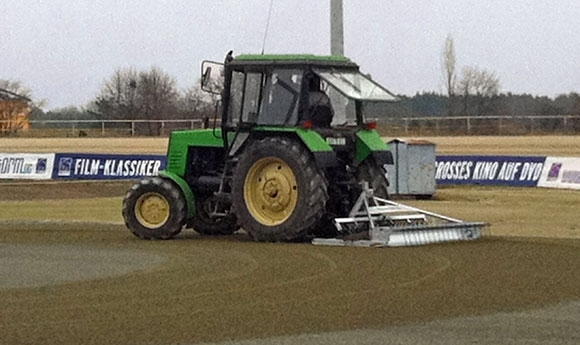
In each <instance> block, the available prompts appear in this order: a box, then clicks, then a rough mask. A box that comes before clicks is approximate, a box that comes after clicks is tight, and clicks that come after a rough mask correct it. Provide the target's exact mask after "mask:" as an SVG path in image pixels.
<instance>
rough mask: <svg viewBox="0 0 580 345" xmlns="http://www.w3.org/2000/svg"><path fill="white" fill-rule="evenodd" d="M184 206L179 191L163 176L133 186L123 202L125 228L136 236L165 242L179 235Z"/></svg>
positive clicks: (184, 210) (182, 222)
mask: <svg viewBox="0 0 580 345" xmlns="http://www.w3.org/2000/svg"><path fill="white" fill-rule="evenodd" d="M186 213H187V211H186V204H185V199H184V197H183V195H182V194H181V190H180V189H179V188H178V187H177V186H176V185H175V184H174V183H173V182H172V181H171V180H169V179H166V178H163V177H158V176H156V177H151V178H145V179H143V180H141V181H139V182H137V183H136V184H134V185H133V186H132V187H131V188H130V189H129V191H128V192H127V194H126V195H125V199H124V200H123V218H124V219H125V225H126V226H127V228H129V230H130V231H131V232H132V233H133V234H134V235H135V236H137V237H140V238H143V239H147V240H150V239H156V240H166V239H170V238H173V237H175V236H176V235H177V234H179V233H180V232H181V229H182V228H183V225H184V224H185V217H186Z"/></svg>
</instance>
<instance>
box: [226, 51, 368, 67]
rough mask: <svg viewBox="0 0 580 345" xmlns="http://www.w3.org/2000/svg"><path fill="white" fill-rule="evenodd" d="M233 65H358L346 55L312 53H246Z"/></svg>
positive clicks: (237, 58)
mask: <svg viewBox="0 0 580 345" xmlns="http://www.w3.org/2000/svg"><path fill="white" fill-rule="evenodd" d="M230 63H231V64H232V65H244V66H249V65H259V66H264V65H276V66H288V67H292V66H317V67H351V68H352V67H354V68H358V65H357V64H355V63H354V62H352V61H351V60H349V59H348V58H346V57H344V56H330V55H312V54H267V55H258V54H255V55H254V54H246V55H238V56H236V57H235V59H233V60H232V61H231V62H230Z"/></svg>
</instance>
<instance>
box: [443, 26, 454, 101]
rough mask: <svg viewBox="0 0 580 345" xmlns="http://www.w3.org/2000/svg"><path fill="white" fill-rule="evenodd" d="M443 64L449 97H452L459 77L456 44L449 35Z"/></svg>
mask: <svg viewBox="0 0 580 345" xmlns="http://www.w3.org/2000/svg"><path fill="white" fill-rule="evenodd" d="M441 64H442V68H443V77H444V78H445V88H446V89H447V96H448V97H452V96H453V95H454V94H455V83H456V79H457V75H456V72H455V64H456V59H455V44H454V43H453V37H451V35H448V36H447V39H445V46H444V47H443V55H442V61H441Z"/></svg>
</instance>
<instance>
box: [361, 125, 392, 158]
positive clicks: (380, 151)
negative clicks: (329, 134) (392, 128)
mask: <svg viewBox="0 0 580 345" xmlns="http://www.w3.org/2000/svg"><path fill="white" fill-rule="evenodd" d="M355 147H356V148H355V150H356V152H355V161H354V163H355V165H359V164H360V163H362V162H363V161H364V160H365V159H367V158H368V157H373V158H374V159H375V161H376V162H377V164H378V165H380V166H383V165H385V164H389V165H391V164H393V154H392V153H391V151H390V150H389V146H388V145H387V144H386V143H385V142H384V141H383V139H382V138H381V136H380V135H379V133H377V131H375V130H361V131H358V132H357V133H356V146H355Z"/></svg>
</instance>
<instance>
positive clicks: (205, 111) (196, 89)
mask: <svg viewBox="0 0 580 345" xmlns="http://www.w3.org/2000/svg"><path fill="white" fill-rule="evenodd" d="M200 85H201V83H197V84H195V85H193V86H191V87H190V88H188V89H186V90H185V91H184V92H183V95H182V96H181V101H180V105H179V106H180V108H181V111H182V116H183V117H184V118H188V119H209V118H211V117H213V116H214V114H215V106H216V102H217V101H218V100H219V95H217V94H212V93H208V92H205V91H203V90H202V89H201V87H200Z"/></svg>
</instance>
